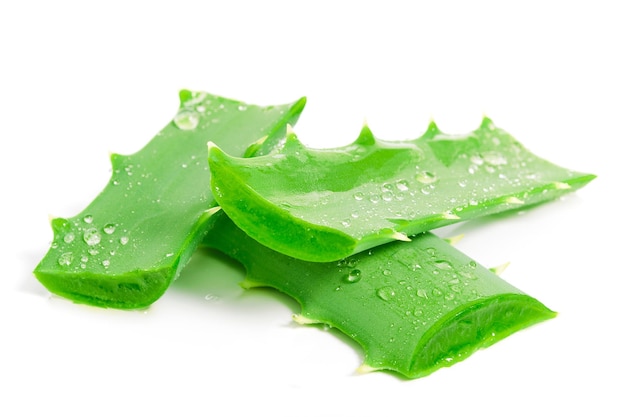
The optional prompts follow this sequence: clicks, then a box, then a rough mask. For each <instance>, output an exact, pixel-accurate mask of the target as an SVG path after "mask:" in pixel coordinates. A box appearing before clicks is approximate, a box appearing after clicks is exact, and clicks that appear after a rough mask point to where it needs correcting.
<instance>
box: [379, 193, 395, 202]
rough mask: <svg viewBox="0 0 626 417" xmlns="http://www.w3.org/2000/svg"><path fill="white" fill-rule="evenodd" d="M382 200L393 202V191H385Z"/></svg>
mask: <svg viewBox="0 0 626 417" xmlns="http://www.w3.org/2000/svg"><path fill="white" fill-rule="evenodd" d="M382 198H383V200H385V201H391V200H393V193H392V192H391V191H384V192H383V193H382Z"/></svg>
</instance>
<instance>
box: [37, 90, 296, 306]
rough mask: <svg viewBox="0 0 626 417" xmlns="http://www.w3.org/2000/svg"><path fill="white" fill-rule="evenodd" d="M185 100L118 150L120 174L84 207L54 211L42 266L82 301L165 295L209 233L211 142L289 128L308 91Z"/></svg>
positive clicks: (230, 144) (108, 302) (132, 302)
mask: <svg viewBox="0 0 626 417" xmlns="http://www.w3.org/2000/svg"><path fill="white" fill-rule="evenodd" d="M179 95H180V107H179V110H178V113H177V114H176V116H175V117H174V119H173V120H172V122H171V123H169V124H168V125H167V126H165V127H164V128H163V129H162V130H161V131H160V132H159V133H158V134H157V135H156V136H155V137H154V138H153V139H152V140H151V141H150V142H149V143H148V144H147V145H146V146H145V147H144V148H143V149H141V150H140V151H138V152H136V153H134V154H131V155H118V154H113V155H112V156H111V162H112V175H111V179H110V181H109V183H108V184H107V185H106V187H105V188H104V189H103V190H102V192H101V193H100V194H99V195H98V196H97V197H96V198H95V199H94V201H93V202H92V203H90V204H89V205H88V206H87V207H86V208H85V209H84V210H83V211H82V212H81V213H79V214H78V215H76V216H75V217H71V218H67V219H66V218H56V219H53V220H52V229H53V232H54V238H53V241H52V243H51V247H50V249H49V251H48V253H47V254H46V255H45V256H44V258H43V259H42V260H41V262H40V263H39V264H38V265H37V267H36V268H35V270H34V274H35V276H36V277H37V279H39V281H41V283H42V284H43V285H44V286H45V287H46V288H47V289H48V290H50V291H51V292H52V293H55V294H58V295H61V296H63V297H66V298H69V299H71V300H73V301H75V302H79V303H86V304H91V305H97V306H102V307H115V308H122V309H126V308H140V307H145V306H147V305H149V304H151V303H152V302H154V301H155V300H157V299H158V298H159V297H160V296H161V295H162V294H163V292H164V291H165V290H166V288H167V287H168V285H169V284H170V282H171V281H172V280H173V279H174V278H175V277H176V276H177V275H178V273H179V272H180V270H181V269H182V267H183V266H184V265H185V264H186V263H187V261H188V260H189V257H190V256H191V254H192V252H193V251H194V250H195V249H196V247H197V245H198V244H199V242H200V240H201V239H202V238H203V237H204V234H205V233H206V228H207V219H208V218H209V217H210V215H211V213H213V212H214V210H209V209H210V207H212V206H213V205H214V200H213V197H212V195H211V192H210V187H209V181H210V179H209V177H210V174H209V172H208V166H207V164H206V152H207V150H206V143H207V141H209V140H212V141H218V142H219V143H220V145H221V146H224V147H225V148H227V149H229V152H233V153H235V154H241V155H243V154H244V151H245V150H246V149H247V147H248V146H249V144H250V143H251V142H253V141H255V140H257V139H258V138H259V137H264V136H265V137H267V138H266V140H265V142H264V143H265V145H264V146H266V147H271V146H273V145H272V144H274V143H276V142H277V141H278V140H280V139H281V138H284V134H285V127H286V125H287V124H289V123H294V122H295V121H296V120H297V118H298V116H299V115H300V113H301V111H302V109H303V107H304V104H305V99H304V98H303V99H300V100H299V101H297V102H295V103H292V104H287V105H280V106H268V107H260V106H256V105H249V104H246V103H242V102H240V101H235V100H230V99H227V98H223V97H218V96H215V95H210V94H207V93H204V92H192V91H188V90H183V91H181V92H180V94H179Z"/></svg>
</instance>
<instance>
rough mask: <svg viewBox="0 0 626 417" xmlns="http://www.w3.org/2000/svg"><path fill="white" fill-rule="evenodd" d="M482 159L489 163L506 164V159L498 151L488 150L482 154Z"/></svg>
mask: <svg viewBox="0 0 626 417" xmlns="http://www.w3.org/2000/svg"><path fill="white" fill-rule="evenodd" d="M482 157H483V160H484V161H485V162H486V163H488V164H489V165H506V163H507V160H506V158H505V157H504V155H502V154H501V153H500V152H496V151H488V152H484V153H483V154H482Z"/></svg>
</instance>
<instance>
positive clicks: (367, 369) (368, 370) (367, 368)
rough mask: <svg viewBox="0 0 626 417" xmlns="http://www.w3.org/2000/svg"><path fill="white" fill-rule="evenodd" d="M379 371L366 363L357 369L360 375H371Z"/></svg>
mask: <svg viewBox="0 0 626 417" xmlns="http://www.w3.org/2000/svg"><path fill="white" fill-rule="evenodd" d="M376 371H378V368H374V367H373V366H370V365H368V364H366V363H364V364H361V366H359V367H358V368H356V373H357V374H359V375H365V374H371V373H372V372H376Z"/></svg>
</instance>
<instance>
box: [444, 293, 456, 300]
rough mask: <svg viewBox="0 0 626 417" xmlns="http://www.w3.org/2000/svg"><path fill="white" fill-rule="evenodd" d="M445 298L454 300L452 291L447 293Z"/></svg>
mask: <svg viewBox="0 0 626 417" xmlns="http://www.w3.org/2000/svg"><path fill="white" fill-rule="evenodd" d="M443 298H445V299H446V300H448V301H452V300H454V294H453V293H451V292H448V293H446V295H445V296H444V297H443Z"/></svg>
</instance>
